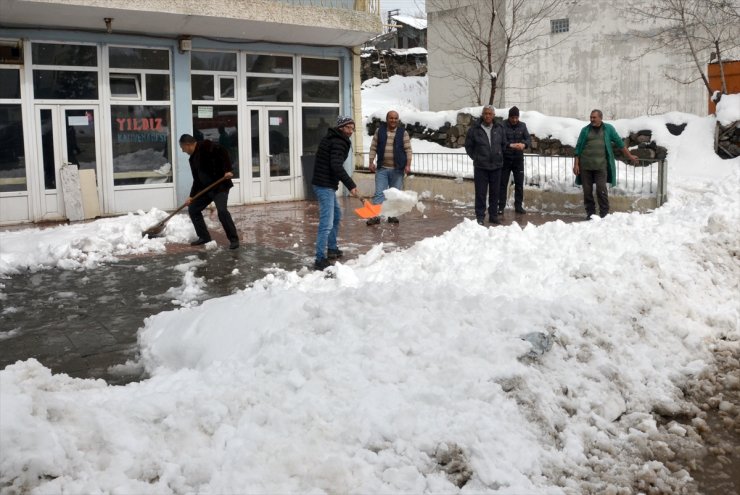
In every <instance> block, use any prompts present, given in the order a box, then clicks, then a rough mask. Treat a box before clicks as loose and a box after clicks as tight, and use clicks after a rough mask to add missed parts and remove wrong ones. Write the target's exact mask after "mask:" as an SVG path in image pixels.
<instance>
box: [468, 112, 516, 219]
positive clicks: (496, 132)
mask: <svg viewBox="0 0 740 495" xmlns="http://www.w3.org/2000/svg"><path fill="white" fill-rule="evenodd" d="M495 115H496V114H495V111H494V109H493V107H492V106H490V105H488V106H485V107H483V113H482V114H481V118H480V120H479V121H478V122H477V123H476V124H475V125H473V126H472V127H471V128H470V129H469V130H468V134H467V136H466V137H465V151H466V152H467V154H468V156H469V157H470V158H471V159H472V160H473V182H474V183H475V219H476V220H477V221H478V225H483V219H484V218H485V216H486V196H488V220H489V221H490V222H491V223H492V224H494V225H498V223H499V220H498V216H497V210H496V209H497V208H498V194H499V181H500V179H501V168H502V167H503V166H504V149H506V144H507V142H506V133H505V132H504V128H503V127H502V126H501V124H497V123H494V121H493V117H494V116H495Z"/></svg>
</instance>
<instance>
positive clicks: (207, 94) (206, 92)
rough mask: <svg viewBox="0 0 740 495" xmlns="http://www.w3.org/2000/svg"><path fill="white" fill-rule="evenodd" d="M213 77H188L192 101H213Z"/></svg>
mask: <svg viewBox="0 0 740 495" xmlns="http://www.w3.org/2000/svg"><path fill="white" fill-rule="evenodd" d="M213 80H214V79H213V76H212V75H210V74H209V75H201V74H193V75H192V76H190V87H191V94H192V97H193V100H213V88H214V84H213Z"/></svg>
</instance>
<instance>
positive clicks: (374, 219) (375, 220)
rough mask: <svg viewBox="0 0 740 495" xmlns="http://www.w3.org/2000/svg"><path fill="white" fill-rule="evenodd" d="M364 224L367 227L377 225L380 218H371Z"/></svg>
mask: <svg viewBox="0 0 740 495" xmlns="http://www.w3.org/2000/svg"><path fill="white" fill-rule="evenodd" d="M365 223H366V224H367V226H368V227H369V226H371V225H378V224H379V223H380V217H373V218H371V219H369V220H368V221H367V222H365Z"/></svg>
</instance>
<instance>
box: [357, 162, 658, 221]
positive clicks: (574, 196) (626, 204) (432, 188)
mask: <svg viewBox="0 0 740 495" xmlns="http://www.w3.org/2000/svg"><path fill="white" fill-rule="evenodd" d="M352 179H353V180H354V181H355V183H356V184H357V187H358V189H359V190H360V193H361V194H362V195H363V196H366V197H370V196H372V195H373V194H375V175H374V174H371V173H367V172H358V171H355V173H354V175H353V176H352ZM405 189H406V190H409V191H415V192H417V193H419V194H421V193H423V192H429V193H431V197H432V198H436V197H440V196H441V197H443V198H444V200H445V201H453V200H455V201H461V202H463V203H469V204H473V202H474V201H475V193H474V191H473V181H472V180H471V179H464V180H459V179H451V178H444V177H428V176H421V175H411V176H409V177H407V178H406V181H405ZM511 194H512V195H513V192H512V193H511ZM524 207H525V208H528V209H531V210H534V211H541V212H544V213H558V214H566V215H585V210H584V209H583V194H582V193H581V192H580V191H573V192H558V191H544V190H542V189H538V188H535V187H526V186H525V187H524ZM655 208H657V201H656V198H655V196H622V195H616V194H610V195H609V209H610V210H611V211H612V212H617V211H619V212H633V211H639V212H641V213H645V212H648V211H650V210H654V209H655Z"/></svg>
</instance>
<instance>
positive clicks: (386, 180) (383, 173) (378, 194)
mask: <svg viewBox="0 0 740 495" xmlns="http://www.w3.org/2000/svg"><path fill="white" fill-rule="evenodd" d="M391 187H395V188H396V189H398V190H399V191H402V190H403V169H401V170H398V169H395V168H382V167H378V168H377V169H376V170H375V195H374V196H373V199H372V201H371V203H372V204H374V205H379V204H381V203H382V202H383V201H385V195H384V194H383V191H385V190H386V189H390V188H391Z"/></svg>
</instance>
